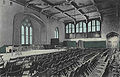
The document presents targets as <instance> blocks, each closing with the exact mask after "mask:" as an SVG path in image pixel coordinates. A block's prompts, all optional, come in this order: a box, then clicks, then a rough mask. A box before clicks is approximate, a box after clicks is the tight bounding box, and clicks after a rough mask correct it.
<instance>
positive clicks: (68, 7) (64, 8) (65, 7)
mask: <svg viewBox="0 0 120 77" xmlns="http://www.w3.org/2000/svg"><path fill="white" fill-rule="evenodd" d="M59 8H60V9H61V10H68V9H71V8H73V6H71V5H63V6H59Z"/></svg>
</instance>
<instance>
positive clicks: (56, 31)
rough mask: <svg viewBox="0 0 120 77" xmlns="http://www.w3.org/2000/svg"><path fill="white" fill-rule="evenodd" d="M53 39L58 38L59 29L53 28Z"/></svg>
mask: <svg viewBox="0 0 120 77" xmlns="http://www.w3.org/2000/svg"><path fill="white" fill-rule="evenodd" d="M55 38H59V29H58V27H57V28H55Z"/></svg>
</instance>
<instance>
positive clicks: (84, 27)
mask: <svg viewBox="0 0 120 77" xmlns="http://www.w3.org/2000/svg"><path fill="white" fill-rule="evenodd" d="M86 29H87V28H86V23H85V22H83V32H84V33H86Z"/></svg>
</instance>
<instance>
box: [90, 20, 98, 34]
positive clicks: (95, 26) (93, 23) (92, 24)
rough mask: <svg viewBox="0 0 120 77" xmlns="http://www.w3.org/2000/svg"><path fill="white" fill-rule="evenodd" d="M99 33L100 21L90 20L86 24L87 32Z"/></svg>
mask: <svg viewBox="0 0 120 77" xmlns="http://www.w3.org/2000/svg"><path fill="white" fill-rule="evenodd" d="M96 31H100V21H98V20H92V21H90V22H89V23H88V32H96Z"/></svg>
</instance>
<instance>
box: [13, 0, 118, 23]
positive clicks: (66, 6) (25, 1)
mask: <svg viewBox="0 0 120 77" xmlns="http://www.w3.org/2000/svg"><path fill="white" fill-rule="evenodd" d="M11 1H13V2H16V3H18V4H21V5H23V6H25V7H28V8H32V9H34V10H36V11H38V12H41V13H42V14H44V15H46V16H47V17H50V18H54V19H56V20H58V21H63V22H69V21H79V20H89V19H92V18H98V17H99V18H100V19H102V16H103V15H111V14H117V13H118V11H119V0H11Z"/></svg>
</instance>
